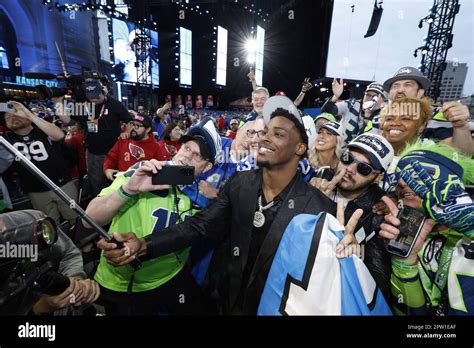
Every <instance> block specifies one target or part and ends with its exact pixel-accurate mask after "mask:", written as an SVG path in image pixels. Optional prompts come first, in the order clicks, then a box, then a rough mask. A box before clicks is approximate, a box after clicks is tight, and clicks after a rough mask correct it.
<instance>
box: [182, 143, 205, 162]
mask: <svg viewBox="0 0 474 348" xmlns="http://www.w3.org/2000/svg"><path fill="white" fill-rule="evenodd" d="M183 149H184V151H185V152H186V153H188V154H191V155H192V157H191V159H193V160H195V161H197V162H201V161H208V159H207V158H204V157H202V156H201V154H200V153H198V152H195V151H193V150H192V149H191V148H190V147H189V146H188V145H187V144H184V145H183Z"/></svg>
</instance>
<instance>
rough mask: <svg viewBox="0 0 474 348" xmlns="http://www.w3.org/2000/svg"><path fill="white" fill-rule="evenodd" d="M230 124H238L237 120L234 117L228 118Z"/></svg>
mask: <svg viewBox="0 0 474 348" xmlns="http://www.w3.org/2000/svg"><path fill="white" fill-rule="evenodd" d="M230 124H231V125H232V124H239V121H237V120H236V119H235V118H234V119H232V120H230Z"/></svg>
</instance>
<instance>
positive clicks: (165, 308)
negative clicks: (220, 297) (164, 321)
mask: <svg viewBox="0 0 474 348" xmlns="http://www.w3.org/2000/svg"><path fill="white" fill-rule="evenodd" d="M97 304H99V305H101V306H104V307H105V313H106V315H112V316H113V315H160V314H170V315H214V314H216V311H215V310H214V309H213V307H212V306H211V305H209V304H207V302H206V301H205V300H204V299H203V297H202V293H201V288H200V287H199V286H198V285H197V283H196V282H195V281H194V279H193V277H192V276H191V275H190V273H189V271H188V269H187V268H186V267H185V268H183V269H182V270H181V271H180V272H179V273H178V274H177V275H175V276H174V277H173V278H171V279H170V280H169V281H168V282H166V283H165V284H163V285H161V286H159V287H158V288H156V289H153V290H149V291H142V292H134V293H132V294H127V293H123V292H116V291H112V290H109V289H105V288H104V287H102V286H101V287H100V297H99V300H98V301H97Z"/></svg>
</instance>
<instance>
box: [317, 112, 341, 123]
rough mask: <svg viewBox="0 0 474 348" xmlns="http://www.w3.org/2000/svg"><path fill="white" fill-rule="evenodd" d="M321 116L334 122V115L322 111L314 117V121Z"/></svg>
mask: <svg viewBox="0 0 474 348" xmlns="http://www.w3.org/2000/svg"><path fill="white" fill-rule="evenodd" d="M321 118H323V119H325V120H328V121H332V122H336V117H334V115H332V114H330V113H329V112H323V113H322V114H320V115H318V116H316V118H315V119H314V123H316V121H317V120H319V119H321Z"/></svg>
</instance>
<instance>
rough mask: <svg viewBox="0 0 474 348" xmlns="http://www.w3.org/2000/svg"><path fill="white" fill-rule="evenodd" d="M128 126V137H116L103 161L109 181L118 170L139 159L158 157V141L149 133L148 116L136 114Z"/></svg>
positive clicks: (150, 126) (131, 164)
mask: <svg viewBox="0 0 474 348" xmlns="http://www.w3.org/2000/svg"><path fill="white" fill-rule="evenodd" d="M131 116H132V115H131ZM128 126H129V127H131V131H130V138H127V139H121V138H120V139H118V140H117V142H116V143H115V145H114V146H113V147H112V149H110V151H109V152H108V154H107V157H106V158H105V161H104V174H105V176H106V177H107V179H109V180H110V181H114V179H115V176H116V175H117V173H118V172H124V171H126V170H127V169H128V168H130V167H131V166H133V165H134V164H135V163H138V162H140V161H147V160H151V159H153V158H158V155H159V154H160V148H159V146H158V142H157V141H156V139H155V137H153V136H152V135H151V130H152V123H151V119H150V118H149V117H148V116H146V115H141V114H136V115H134V116H133V119H132V120H131V121H130V122H129V123H128Z"/></svg>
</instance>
